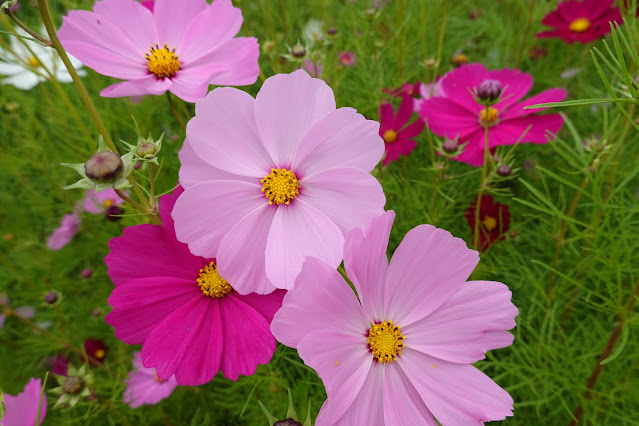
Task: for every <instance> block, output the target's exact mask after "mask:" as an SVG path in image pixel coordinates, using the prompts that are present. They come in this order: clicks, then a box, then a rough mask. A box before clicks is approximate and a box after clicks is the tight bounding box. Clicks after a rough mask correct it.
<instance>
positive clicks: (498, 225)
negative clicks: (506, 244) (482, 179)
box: [464, 194, 510, 251]
mask: <svg viewBox="0 0 639 426" xmlns="http://www.w3.org/2000/svg"><path fill="white" fill-rule="evenodd" d="M476 214H477V199H475V201H473V202H472V203H471V204H470V206H469V207H468V209H466V211H465V212H464V217H465V218H466V223H468V226H469V227H470V232H471V233H472V235H473V238H474V233H475V223H476V220H475V219H476ZM509 227H510V211H509V209H508V205H507V204H501V203H498V202H496V201H495V199H494V198H493V197H492V195H490V194H484V195H483V196H482V197H481V205H480V206H479V249H480V250H481V251H486V250H487V249H488V247H490V246H491V245H492V244H493V243H495V242H497V241H499V240H501V239H502V238H504V236H505V235H506V232H508V229H509Z"/></svg>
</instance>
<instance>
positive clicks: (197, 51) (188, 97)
mask: <svg viewBox="0 0 639 426" xmlns="http://www.w3.org/2000/svg"><path fill="white" fill-rule="evenodd" d="M179 3H180V4H179V7H176V3H175V0H157V1H156V2H155V3H154V5H153V12H151V11H150V10H149V9H148V8H147V7H145V6H143V5H142V4H141V3H138V2H137V1H135V0H103V1H98V2H97V3H96V4H95V6H94V7H93V12H88V11H81V10H76V11H72V12H70V13H69V15H68V16H65V17H64V20H63V24H62V28H61V29H60V32H59V36H60V41H61V42H62V45H63V46H64V48H65V49H66V50H68V51H69V52H70V53H71V54H72V55H73V56H75V57H76V58H78V59H79V60H80V61H82V63H83V64H85V65H86V66H88V67H90V68H93V69H94V70H95V71H97V72H99V73H100V74H104V75H108V76H110V77H115V78H119V79H122V80H127V81H124V82H122V83H117V84H114V85H112V86H109V87H107V88H106V89H104V90H103V91H102V93H101V95H102V96H105V97H109V98H117V97H122V96H139V95H162V94H164V93H165V92H166V91H167V90H168V91H170V92H172V93H173V94H175V95H176V96H178V97H180V98H182V99H183V100H185V101H187V102H195V101H196V100H197V99H200V98H202V97H204V96H205V95H206V91H207V90H208V87H209V84H217V85H245V84H253V83H254V82H255V80H256V79H257V76H258V74H259V67H258V64H257V59H258V57H259V47H258V44H257V40H256V39H255V38H252V37H250V38H247V37H235V35H236V34H237V33H238V31H239V30H240V27H241V26H242V21H243V19H242V12H241V10H240V9H238V8H235V7H233V5H232V4H231V0H216V1H214V2H213V3H212V4H210V5H209V4H208V3H207V2H206V0H180V2H179Z"/></svg>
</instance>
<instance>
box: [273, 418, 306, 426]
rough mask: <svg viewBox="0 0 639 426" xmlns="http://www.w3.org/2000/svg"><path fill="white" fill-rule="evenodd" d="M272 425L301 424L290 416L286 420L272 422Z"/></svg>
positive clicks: (291, 425) (296, 425) (289, 425)
mask: <svg viewBox="0 0 639 426" xmlns="http://www.w3.org/2000/svg"><path fill="white" fill-rule="evenodd" d="M273 426H302V424H301V423H300V422H298V421H297V420H293V419H292V418H290V417H289V418H288V419H286V420H280V421H277V422H275V423H273Z"/></svg>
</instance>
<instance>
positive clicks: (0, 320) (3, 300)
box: [0, 293, 35, 328]
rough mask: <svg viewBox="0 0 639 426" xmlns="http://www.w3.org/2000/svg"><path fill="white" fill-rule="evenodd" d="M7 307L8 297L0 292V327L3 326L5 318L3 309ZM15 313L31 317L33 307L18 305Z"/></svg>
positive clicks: (33, 314) (33, 311)
mask: <svg viewBox="0 0 639 426" xmlns="http://www.w3.org/2000/svg"><path fill="white" fill-rule="evenodd" d="M8 307H9V298H8V297H7V296H6V295H5V294H3V293H0V328H2V327H4V323H5V321H6V319H7V317H6V315H5V314H4V311H5V308H8ZM15 313H16V314H17V315H20V316H21V317H23V318H33V317H34V316H35V309H33V307H31V306H20V307H18V308H16V310H15Z"/></svg>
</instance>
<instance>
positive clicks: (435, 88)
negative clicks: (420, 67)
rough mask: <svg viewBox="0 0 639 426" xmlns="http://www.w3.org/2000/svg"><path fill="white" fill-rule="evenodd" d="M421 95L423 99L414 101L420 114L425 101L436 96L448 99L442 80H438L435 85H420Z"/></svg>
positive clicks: (415, 109)
mask: <svg viewBox="0 0 639 426" xmlns="http://www.w3.org/2000/svg"><path fill="white" fill-rule="evenodd" d="M419 94H420V95H422V97H421V98H415V99H413V108H414V111H415V112H419V110H420V109H421V108H422V104H423V103H424V101H425V100H428V99H430V98H434V97H435V96H439V97H443V98H445V97H446V92H444V88H443V87H442V79H441V78H438V79H437V81H435V82H434V83H420V85H419Z"/></svg>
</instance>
